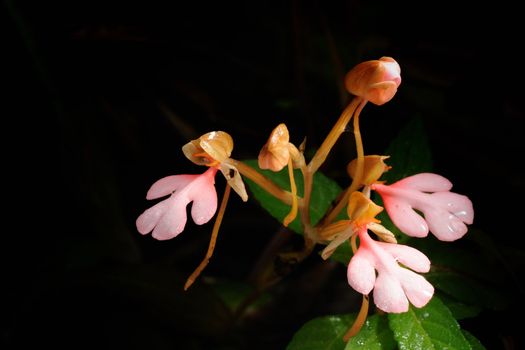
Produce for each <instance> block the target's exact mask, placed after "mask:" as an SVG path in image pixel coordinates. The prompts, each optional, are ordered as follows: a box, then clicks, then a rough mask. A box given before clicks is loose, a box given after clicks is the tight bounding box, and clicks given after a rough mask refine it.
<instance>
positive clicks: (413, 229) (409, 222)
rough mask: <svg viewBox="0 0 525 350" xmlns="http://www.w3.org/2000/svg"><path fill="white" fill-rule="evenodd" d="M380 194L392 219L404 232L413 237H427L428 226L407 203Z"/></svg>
mask: <svg viewBox="0 0 525 350" xmlns="http://www.w3.org/2000/svg"><path fill="white" fill-rule="evenodd" d="M378 192H379V193H380V194H381V197H383V203H384V204H385V209H386V211H387V213H388V216H389V217H390V219H392V222H393V223H394V225H396V226H397V228H399V229H400V230H401V231H402V232H404V233H406V234H407V235H409V236H412V237H426V236H427V235H428V225H427V223H426V221H425V220H424V219H423V218H422V217H421V216H420V215H418V214H417V213H416V212H415V211H414V210H413V209H412V206H410V205H409V204H408V203H407V202H405V201H403V200H400V199H398V198H396V197H394V196H387V195H384V194H382V193H381V192H380V191H379V190H378Z"/></svg>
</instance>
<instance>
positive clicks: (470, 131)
mask: <svg viewBox="0 0 525 350" xmlns="http://www.w3.org/2000/svg"><path fill="white" fill-rule="evenodd" d="M3 6H4V10H6V11H5V12H4V15H3V16H4V18H3V22H4V23H6V25H7V30H6V33H7V39H6V40H5V41H4V50H3V52H4V54H3V56H4V58H7V62H6V63H4V74H3V77H4V78H3V79H2V80H3V81H4V83H5V86H6V89H5V90H6V91H7V94H4V102H5V103H4V107H5V112H4V113H3V121H4V126H3V127H2V130H3V131H4V152H3V154H4V159H5V162H4V164H5V168H4V174H6V175H8V179H7V180H6V182H5V188H6V191H4V192H5V199H4V201H5V204H6V205H7V206H9V207H10V210H9V211H8V212H7V213H5V214H4V221H5V222H6V223H7V225H5V227H4V232H3V235H2V248H3V249H2V250H3V253H2V257H3V260H4V262H3V263H2V264H3V270H4V272H3V273H2V280H3V283H2V284H3V285H4V287H3V288H2V289H3V291H4V292H6V296H5V297H4V298H3V301H4V304H5V305H3V306H2V310H3V311H2V317H1V322H2V324H1V326H2V328H1V329H2V333H1V337H2V341H3V342H6V344H8V345H10V346H13V347H18V346H23V345H24V344H26V345H27V344H29V343H32V342H37V343H38V344H41V345H43V344H50V345H67V346H70V347H72V348H79V347H84V346H86V347H88V346H98V347H105V346H108V347H109V346H123V347H128V348H134V347H137V348H138V347H144V346H147V347H148V348H155V349H156V348H159V349H162V348H182V349H199V348H220V349H236V348H276V349H278V348H283V347H284V346H285V345H286V344H287V342H288V341H289V340H290V338H291V336H292V335H293V333H294V332H295V331H296V330H297V329H298V328H299V327H300V326H301V325H302V324H303V323H304V322H305V321H306V320H309V319H311V318H313V317H316V316H319V315H324V314H329V313H345V312H350V311H354V310H355V305H354V302H355V297H356V296H355V294H354V293H353V291H351V289H350V288H349V287H348V285H347V284H346V282H345V280H346V279H345V271H344V267H342V266H339V265H337V264H335V263H330V262H328V263H322V262H321V259H319V258H318V257H317V256H316V255H315V254H314V256H312V257H310V258H309V259H307V260H306V261H305V262H304V263H303V264H301V265H300V266H298V267H297V268H295V269H293V271H292V272H291V274H290V275H289V276H286V277H285V278H284V279H283V281H281V282H280V283H279V284H277V285H276V286H274V287H273V288H271V289H270V294H271V295H272V298H273V301H272V302H270V303H269V304H268V305H267V306H266V307H262V308H261V309H260V310H252V312H251V314H250V313H249V314H248V316H246V317H244V318H243V319H242V320H241V321H239V320H238V319H235V317H233V316H231V314H230V313H229V311H228V310H227V309H226V307H225V306H224V304H223V303H222V302H221V301H220V300H219V298H218V297H217V294H216V293H215V292H216V290H217V289H218V288H219V289H220V286H221V285H223V284H224V283H226V284H228V283H232V281H235V283H240V282H241V281H243V283H244V282H246V284H245V285H242V287H239V288H240V289H243V288H245V287H246V286H250V285H253V284H254V283H255V282H254V281H257V280H258V278H257V276H258V275H259V274H260V273H261V267H260V266H261V264H262V263H261V261H263V262H264V261H265V259H270V260H272V259H273V258H272V257H273V256H274V255H275V253H276V252H277V251H280V250H283V249H285V250H286V249H291V248H290V247H299V246H300V244H301V240H300V238H299V237H296V236H293V235H291V234H289V233H287V232H284V231H283V230H281V229H280V228H279V225H278V223H277V222H276V221H274V220H273V219H271V218H270V217H269V216H268V215H267V214H266V213H265V212H264V211H263V210H262V209H260V207H259V206H258V204H257V203H256V202H255V201H253V200H251V201H249V202H248V203H246V204H243V203H242V202H241V201H240V200H239V199H238V198H237V197H236V196H234V197H233V198H232V199H231V201H230V204H229V207H228V209H227V213H226V216H225V220H224V223H223V228H222V230H221V237H220V238H219V244H218V247H217V250H216V252H215V256H214V258H213V259H212V262H211V264H210V266H209V267H208V269H207V270H206V271H205V273H204V275H205V277H206V278H203V279H202V280H199V281H198V282H197V284H196V285H195V286H194V287H193V288H192V289H191V290H190V291H189V292H187V293H186V294H184V293H182V286H183V283H184V280H185V278H186V276H188V274H189V273H191V271H192V270H193V268H194V267H195V266H196V265H197V264H198V262H199V261H200V259H201V257H202V256H203V254H204V252H205V250H206V247H207V240H208V236H209V232H210V230H211V224H208V225H204V226H203V227H198V226H196V225H194V224H193V223H191V222H190V221H189V222H188V224H187V226H186V230H185V231H184V233H183V234H181V235H180V236H179V237H177V239H174V240H171V241H167V242H158V241H155V240H153V239H152V238H151V237H150V236H144V237H143V236H141V235H140V234H138V232H136V229H135V226H134V221H135V219H136V217H137V216H138V215H139V214H140V213H141V212H142V211H143V210H145V209H146V208H148V207H149V206H150V205H151V203H148V202H147V201H146V200H145V199H144V197H145V193H146V191H147V189H148V187H149V186H150V185H151V184H152V183H153V182H154V181H155V180H157V179H159V178H161V177H163V176H167V175H171V174H178V173H197V172H199V171H201V170H202V169H199V168H198V167H197V166H195V165H193V164H192V163H190V162H189V161H188V160H187V159H186V158H185V157H184V156H183V154H182V152H181V151H180V148H181V146H182V145H184V144H185V143H186V142H188V141H189V140H191V139H194V138H196V137H198V136H199V135H201V134H203V133H205V132H208V131H211V130H225V131H227V132H228V133H230V134H231V135H232V136H233V138H234V140H235V148H234V151H233V156H234V157H235V158H237V159H247V158H254V157H255V156H256V155H257V154H258V151H259V149H260V147H261V146H262V144H263V143H264V142H265V141H266V138H267V136H268V134H269V132H270V131H271V129H272V128H273V127H274V126H276V125H277V124H278V123H280V122H285V123H286V124H287V125H288V128H289V130H290V133H291V140H292V142H294V143H295V144H296V145H298V144H299V143H300V142H301V141H302V139H303V137H305V136H307V138H308V143H307V145H308V147H309V148H311V149H313V148H315V147H317V146H318V145H319V144H320V143H321V142H322V140H323V137H324V136H325V135H326V133H327V132H328V130H329V129H330V127H331V126H332V124H333V123H334V122H335V120H336V118H337V117H338V115H339V113H340V111H341V110H342V108H343V106H344V105H345V103H346V102H347V101H348V99H349V96H348V94H347V93H346V92H344V90H342V85H341V83H342V79H343V76H344V74H345V72H346V71H347V70H348V69H350V68H351V67H352V66H354V65H355V64H357V63H359V62H361V61H364V60H369V59H377V58H379V57H381V56H392V57H394V58H395V59H396V60H397V61H398V62H399V63H400V65H401V68H402V79H403V82H402V84H401V87H400V89H399V92H398V94H397V95H396V97H395V98H394V100H392V101H391V102H390V103H388V104H386V105H384V106H382V107H376V106H372V105H368V106H367V107H366V109H365V111H364V114H363V115H362V119H361V120H362V133H363V138H364V144H365V151H366V153H368V154H373V153H381V152H382V151H383V150H384V149H385V148H386V146H387V145H388V143H389V142H390V140H391V139H392V138H393V137H395V135H396V133H397V131H398V130H399V129H400V128H401V127H402V126H403V125H405V123H406V122H408V121H409V120H410V119H412V118H413V117H419V118H421V120H422V121H423V123H424V125H425V128H426V130H427V132H428V136H429V142H430V145H431V148H432V152H433V157H434V167H435V171H436V172H437V173H440V174H442V175H444V176H445V177H447V178H449V179H450V180H451V181H452V182H453V183H454V186H455V187H454V190H455V191H457V192H459V193H463V194H467V195H468V196H469V197H470V198H471V199H472V201H473V202H474V207H475V210H476V217H475V225H474V226H475V227H476V228H478V229H481V230H483V231H485V232H486V233H488V234H489V235H490V236H491V237H492V239H493V240H494V242H495V244H496V245H497V249H501V251H503V252H510V253H508V254H510V255H512V256H513V257H514V261H520V262H521V265H522V263H523V261H522V260H521V257H522V251H521V249H520V245H521V244H522V241H523V240H522V237H523V228H522V224H521V220H520V219H521V216H522V213H523V204H522V203H521V200H522V196H523V190H524V181H523V180H524V172H523V166H522V164H521V162H522V160H521V157H520V156H521V155H522V151H523V147H522V146H521V145H522V138H523V136H522V135H523V131H524V128H523V118H524V116H523V109H522V106H521V102H522V100H523V97H522V94H523V85H522V84H523V81H524V80H523V77H524V74H523V67H522V64H521V63H522V62H521V60H520V55H518V53H517V52H518V50H521V46H522V45H523V40H522V39H521V38H520V37H519V31H518V28H519V23H518V22H517V21H518V18H517V14H518V11H515V9H513V8H509V5H508V4H506V3H504V2H497V3H494V4H491V5H490V6H486V7H483V6H482V5H480V4H476V5H475V6H474V5H472V6H469V5H468V4H465V5H464V6H465V7H464V8H462V9H459V8H457V6H456V4H454V3H452V4H451V3H443V2H420V3H419V5H417V6H414V5H410V6H409V5H399V4H396V3H394V2H387V1H373V2H372V1H331V2H329V4H324V3H322V2H320V1H319V2H316V1H305V2H302V1H280V2H270V3H266V2H262V1H260V2H252V3H250V4H249V5H248V4H237V3H235V4H234V3H224V2H213V3H206V2H180V3H179V2H174V3H173V4H171V5H169V6H168V5H156V4H154V3H150V2H145V1H142V2H140V1H139V2H136V4H134V5H131V4H128V3H124V2H122V3H116V2H112V3H110V4H109V3H98V2H83V1H81V2H75V3H74V4H72V3H58V2H29V1H6V2H5V3H4V4H3ZM353 147H354V146H353V140H352V138H351V137H350V136H349V135H348V136H345V137H343V138H342V139H341V141H340V143H338V145H337V147H336V149H335V151H334V155H333V156H332V157H330V158H329V160H328V162H327V163H326V165H325V166H324V167H323V171H324V172H325V173H327V174H328V175H330V176H331V177H333V178H334V179H336V180H337V181H338V182H339V183H340V184H341V185H345V184H347V182H348V179H347V177H346V175H345V172H344V167H345V165H346V162H347V161H348V160H350V159H351V158H352V157H353V155H354V149H353ZM341 159H343V160H342V161H341ZM223 186H224V181H223V179H222V178H220V177H217V188H218V189H219V192H221V191H222V188H223ZM277 233H278V234H279V235H280V237H281V236H282V238H279V239H272V237H273V236H275V234H277ZM268 247H270V248H268ZM265 249H267V250H266V252H267V253H263V251H265ZM509 249H510V250H509ZM263 265H264V264H263ZM521 265H518V267H517V268H516V267H514V268H515V269H516V271H519V267H520V266H521ZM285 268H286V267H285ZM283 274H285V273H283ZM516 279H517V280H519V278H516ZM217 286H219V287H217ZM501 288H508V289H511V292H512V293H513V294H515V295H518V296H519V295H522V294H520V293H521V292H520V288H521V286H520V284H513V283H509V284H505V285H502V286H501ZM512 307H513V308H514V307H515V306H512ZM513 312H516V309H510V310H508V311H507V313H502V314H490V313H489V314H483V315H482V317H480V318H479V319H478V320H477V321H474V322H471V323H467V324H466V326H467V329H469V330H470V331H471V332H472V333H474V334H475V335H476V336H478V337H479V338H480V339H482V340H483V341H484V342H485V343H486V344H488V345H487V346H489V345H490V346H491V347H492V348H504V345H505V346H507V348H514V347H515V346H517V345H516V344H518V343H517V336H516V334H517V326H516V325H515V326H512V324H511V323H509V322H505V321H501V322H499V321H500V320H504V319H505V317H507V316H509V315H510V314H512V313H513ZM495 318H498V320H496V319H495ZM469 327H470V328H469ZM513 346H514V347H513Z"/></svg>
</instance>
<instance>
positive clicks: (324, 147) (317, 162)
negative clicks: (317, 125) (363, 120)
mask: <svg viewBox="0 0 525 350" xmlns="http://www.w3.org/2000/svg"><path fill="white" fill-rule="evenodd" d="M362 100H363V99H362V98H361V97H357V96H356V97H354V98H353V99H352V101H351V102H350V104H349V105H348V106H347V107H346V108H345V109H344V110H343V112H342V113H341V116H340V117H339V119H338V120H337V122H336V123H335V125H334V126H333V127H332V130H330V132H329V133H328V136H326V139H325V140H324V141H323V143H322V144H321V147H319V149H318V150H317V152H315V155H314V156H313V158H312V160H311V161H310V163H309V164H308V171H309V172H310V173H312V174H314V173H315V172H316V171H317V170H318V169H319V167H320V166H321V165H322V164H323V163H324V161H325V160H326V157H327V156H328V153H330V151H331V150H332V147H333V146H334V145H335V143H336V142H337V140H338V139H339V136H341V134H342V133H343V132H344V131H345V129H346V125H347V124H348V122H349V121H350V118H352V115H353V114H354V111H355V110H356V108H357V107H358V106H359V104H360V103H361V101H362Z"/></svg>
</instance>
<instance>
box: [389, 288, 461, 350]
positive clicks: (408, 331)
mask: <svg viewBox="0 0 525 350" xmlns="http://www.w3.org/2000/svg"><path fill="white" fill-rule="evenodd" d="M388 321H389V323H390V328H391V329H392V331H393V332H394V337H395V339H396V341H397V343H398V345H399V349H401V350H405V349H407V350H411V349H414V350H416V349H417V350H419V349H428V350H431V349H436V350H437V349H449V350H452V349H457V350H463V349H466V350H468V349H471V346H470V344H469V343H468V341H467V340H466V339H465V337H464V336H463V334H462V333H461V329H460V327H459V324H458V323H457V322H456V320H455V319H454V317H453V316H452V313H451V312H450V310H449V309H448V308H447V307H446V306H445V305H444V304H443V303H442V302H441V300H439V298H437V297H436V296H434V297H433V298H432V300H430V302H429V303H428V304H427V305H426V306H425V307H423V308H420V309H418V308H414V307H412V306H411V307H410V309H409V310H408V311H407V312H405V313H402V314H389V315H388Z"/></svg>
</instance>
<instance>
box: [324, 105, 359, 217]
mask: <svg viewBox="0 0 525 350" xmlns="http://www.w3.org/2000/svg"><path fill="white" fill-rule="evenodd" d="M366 102H367V101H366V100H362V101H361V102H360V104H359V106H358V108H357V109H356V111H355V115H354V136H355V146H356V150H357V166H356V171H355V176H354V178H353V179H352V184H351V185H350V186H349V187H348V188H347V189H346V191H345V194H344V195H343V196H342V197H341V199H340V200H339V202H337V204H336V206H335V207H334V208H333V209H332V210H331V211H330V212H329V213H328V215H327V216H326V217H325V218H324V220H323V225H327V224H330V223H331V222H332V221H333V220H334V219H335V218H336V217H337V215H339V213H340V212H341V210H342V209H343V208H344V207H345V206H346V205H347V204H348V198H349V197H350V195H351V194H352V192H354V191H355V190H357V189H358V188H359V186H361V178H362V177H363V170H364V164H365V152H364V149H363V140H362V138H361V131H360V130H359V115H360V114H361V111H362V110H363V108H364V107H365V105H366Z"/></svg>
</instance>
